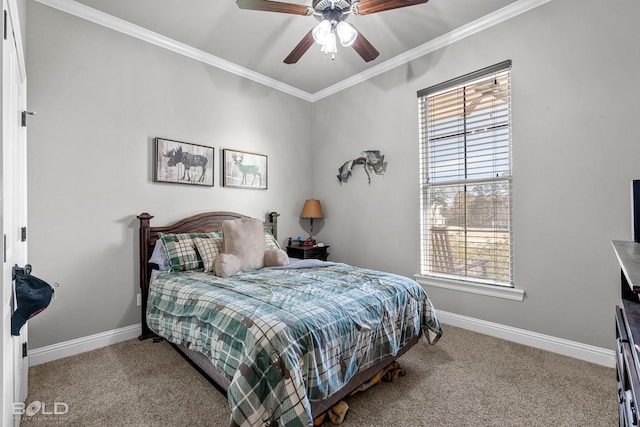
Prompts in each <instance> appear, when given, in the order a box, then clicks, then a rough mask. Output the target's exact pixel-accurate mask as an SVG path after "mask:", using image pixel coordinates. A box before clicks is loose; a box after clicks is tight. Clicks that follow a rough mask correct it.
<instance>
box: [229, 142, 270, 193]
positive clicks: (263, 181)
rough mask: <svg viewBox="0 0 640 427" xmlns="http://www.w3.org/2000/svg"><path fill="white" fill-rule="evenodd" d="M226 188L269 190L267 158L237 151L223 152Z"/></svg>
mask: <svg viewBox="0 0 640 427" xmlns="http://www.w3.org/2000/svg"><path fill="white" fill-rule="evenodd" d="M222 157H223V159H222V185H223V186H224V187H236V188H253V189H258V190H266V189H267V156H265V155H264V154H256V153H247V152H244V151H236V150H226V149H225V150H222Z"/></svg>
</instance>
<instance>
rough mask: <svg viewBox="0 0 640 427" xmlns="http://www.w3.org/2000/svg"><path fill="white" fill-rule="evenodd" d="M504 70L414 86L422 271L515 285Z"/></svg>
mask: <svg viewBox="0 0 640 427" xmlns="http://www.w3.org/2000/svg"><path fill="white" fill-rule="evenodd" d="M510 73H511V61H506V62H503V63H500V64H496V65H494V66H492V67H488V68H486V69H483V70H479V71H477V72H474V73H471V74H469V75H466V76H463V77H460V78H458V79H454V80H452V81H449V82H445V83H443V84H440V85H437V86H434V87H432V88H428V89H425V90H422V91H420V92H418V105H419V115H420V129H419V131H420V188H421V201H420V209H421V252H422V253H421V260H422V262H421V274H423V275H433V276H444V277H450V278H454V279H462V280H465V281H473V282H479V283H484V284H495V285H506V286H513V279H512V276H513V263H512V232H511V199H512V194H511V193H512V188H511V187H512V180H511V177H512V167H511V105H510V104H511V94H510Z"/></svg>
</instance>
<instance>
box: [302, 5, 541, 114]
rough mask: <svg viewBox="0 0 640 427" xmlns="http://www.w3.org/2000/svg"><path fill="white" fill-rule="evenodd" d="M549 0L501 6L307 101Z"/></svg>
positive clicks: (323, 96)
mask: <svg viewBox="0 0 640 427" xmlns="http://www.w3.org/2000/svg"><path fill="white" fill-rule="evenodd" d="M550 1H551V0H518V1H516V2H514V3H511V4H510V5H508V6H505V7H503V8H502V9H498V10H496V11H495V12H492V13H490V14H488V15H485V16H483V17H482V18H479V19H476V20H475V21H472V22H470V23H468V24H466V25H463V26H462V27H459V28H456V29H455V30H452V31H449V32H448V33H446V34H443V35H441V36H440V37H437V38H435V39H433V40H430V41H428V42H426V43H424V44H421V45H420V46H417V47H415V48H413V49H411V50H408V51H406V52H405V53H402V54H400V55H398V56H394V57H393V58H391V59H388V60H386V61H384V62H382V63H380V64H378V65H376V66H374V67H371V68H369V69H367V70H365V71H363V72H361V73H359V74H355V75H353V76H351V77H349V78H347V79H345V80H342V81H341V82H338V83H336V84H334V85H331V86H329V87H327V88H325V89H322V90H320V91H318V92H315V93H314V94H313V95H312V99H311V102H315V101H319V100H320V99H322V98H326V97H328V96H330V95H333V94H335V93H337V92H340V91H342V90H345V89H347V88H350V87H351V86H355V85H357V84H359V83H362V82H364V81H366V80H369V79H370V78H372V77H375V76H377V75H380V74H382V73H385V72H387V71H389V70H392V69H394V68H396V67H399V66H401V65H404V64H406V63H408V62H411V61H413V60H414V59H417V58H420V57H421V56H424V55H427V54H429V53H432V52H435V51H436V50H438V49H441V48H443V47H446V46H448V45H450V44H453V43H455V42H457V41H460V40H462V39H464V38H466V37H469V36H472V35H474V34H476V33H478V32H480V31H482V30H486V29H487V28H490V27H493V26H494V25H497V24H499V23H501V22H504V21H506V20H508V19H511V18H513V17H515V16H518V15H520V14H522V13H525V12H528V11H529V10H531V9H534V8H536V7H538V6H541V5H543V4H545V3H548V2H550Z"/></svg>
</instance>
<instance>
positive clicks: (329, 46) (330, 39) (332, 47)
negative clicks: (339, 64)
mask: <svg viewBox="0 0 640 427" xmlns="http://www.w3.org/2000/svg"><path fill="white" fill-rule="evenodd" d="M320 51H321V52H323V53H336V52H337V51H338V48H337V47H336V35H335V34H334V33H329V35H328V36H327V39H326V40H325V42H324V44H323V45H322V49H320Z"/></svg>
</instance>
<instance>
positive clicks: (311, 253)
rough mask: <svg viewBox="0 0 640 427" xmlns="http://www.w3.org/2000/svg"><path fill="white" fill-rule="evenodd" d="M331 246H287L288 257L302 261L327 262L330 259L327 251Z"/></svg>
mask: <svg viewBox="0 0 640 427" xmlns="http://www.w3.org/2000/svg"><path fill="white" fill-rule="evenodd" d="M328 248H329V246H323V247H318V246H315V247H313V246H287V255H289V256H290V257H292V258H300V259H321V260H323V261H326V260H327V258H328V257H329V253H328V252H327V249H328Z"/></svg>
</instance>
